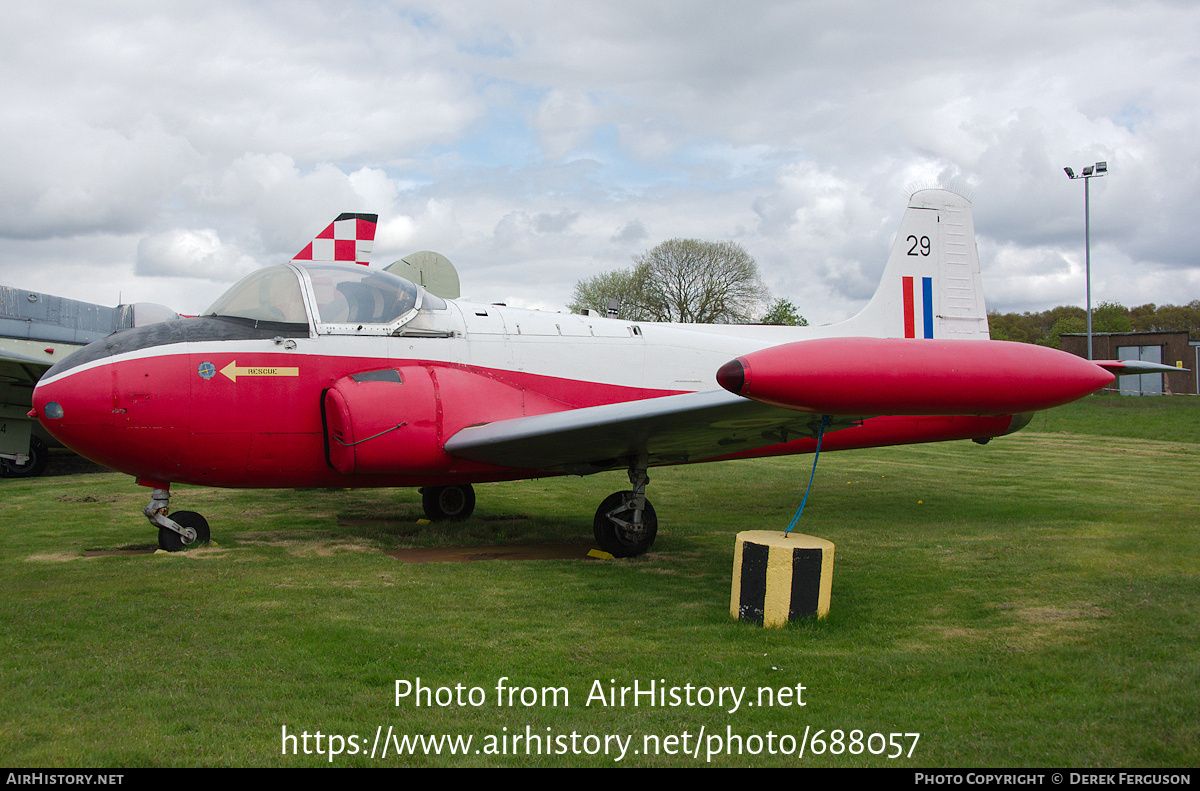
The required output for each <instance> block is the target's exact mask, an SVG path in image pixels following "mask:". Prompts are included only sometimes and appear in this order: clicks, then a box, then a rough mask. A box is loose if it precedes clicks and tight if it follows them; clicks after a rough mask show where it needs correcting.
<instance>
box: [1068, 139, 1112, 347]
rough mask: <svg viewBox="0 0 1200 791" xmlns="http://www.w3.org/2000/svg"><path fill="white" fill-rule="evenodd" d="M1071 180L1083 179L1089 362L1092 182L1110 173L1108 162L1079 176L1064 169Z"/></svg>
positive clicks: (1090, 337)
mask: <svg viewBox="0 0 1200 791" xmlns="http://www.w3.org/2000/svg"><path fill="white" fill-rule="evenodd" d="M1063 170H1065V171H1066V172H1067V178H1069V179H1083V261H1084V264H1083V266H1084V277H1085V278H1086V280H1087V339H1088V342H1087V349H1088V355H1087V358H1088V359H1089V360H1091V359H1092V198H1091V190H1090V189H1089V188H1090V187H1091V184H1090V182H1091V180H1092V179H1094V178H1099V177H1100V176H1103V175H1105V174H1106V173H1108V163H1107V162H1097V163H1096V164H1095V165H1088V166H1087V167H1085V168H1084V169H1083V173H1080V174H1079V175H1078V176H1076V175H1075V171H1073V170H1071V169H1070V168H1063Z"/></svg>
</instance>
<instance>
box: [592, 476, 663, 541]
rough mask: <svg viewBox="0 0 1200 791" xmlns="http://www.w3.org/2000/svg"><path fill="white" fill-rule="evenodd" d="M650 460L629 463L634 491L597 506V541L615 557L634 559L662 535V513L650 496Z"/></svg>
mask: <svg viewBox="0 0 1200 791" xmlns="http://www.w3.org/2000/svg"><path fill="white" fill-rule="evenodd" d="M646 467H647V463H646V459H645V458H644V457H643V458H639V459H638V460H637V461H635V462H634V463H632V464H630V465H629V482H630V483H631V484H633V489H632V490H631V491H624V492H615V493H613V494H610V495H609V496H608V497H607V498H605V500H604V502H602V503H600V507H599V508H598V509H596V518H595V519H594V520H593V521H592V530H593V532H594V533H595V535H596V543H598V544H599V545H600V548H601V549H603V550H604V551H605V552H607V553H608V554H610V555H612V556H613V557H615V558H632V557H636V556H637V555H640V554H642V553H643V552H645V551H646V550H648V549H650V547H651V545H653V544H654V537H655V536H656V535H657V534H658V515H657V514H655V513H654V506H652V505H651V504H650V501H649V500H647V499H646V484H647V483H649V482H650V478H649V476H647V475H646Z"/></svg>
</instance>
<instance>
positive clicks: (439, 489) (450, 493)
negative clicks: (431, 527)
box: [421, 483, 475, 522]
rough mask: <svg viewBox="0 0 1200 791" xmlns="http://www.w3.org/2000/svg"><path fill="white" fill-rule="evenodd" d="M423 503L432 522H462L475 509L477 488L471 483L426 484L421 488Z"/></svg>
mask: <svg viewBox="0 0 1200 791" xmlns="http://www.w3.org/2000/svg"><path fill="white" fill-rule="evenodd" d="M421 505H422V506H424V508H425V516H426V517H428V518H429V521H431V522H445V521H450V522H461V521H462V520H464V519H466V518H467V517H468V516H470V515H471V512H472V511H474V510H475V490H474V489H473V488H472V487H471V484H469V483H464V484H461V485H458V484H456V485H453V486H426V487H425V488H424V489H422V490H421Z"/></svg>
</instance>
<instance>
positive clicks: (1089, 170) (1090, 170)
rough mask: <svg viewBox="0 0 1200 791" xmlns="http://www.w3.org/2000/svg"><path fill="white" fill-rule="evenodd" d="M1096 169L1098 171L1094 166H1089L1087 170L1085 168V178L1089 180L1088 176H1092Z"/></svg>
mask: <svg viewBox="0 0 1200 791" xmlns="http://www.w3.org/2000/svg"><path fill="white" fill-rule="evenodd" d="M1095 169H1096V168H1095V167H1094V166H1092V165H1088V166H1087V167H1086V168H1084V169H1083V176H1084V178H1087V177H1088V176H1090V175H1092V171H1093V170H1095Z"/></svg>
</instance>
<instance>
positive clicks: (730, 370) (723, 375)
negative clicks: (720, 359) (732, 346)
mask: <svg viewBox="0 0 1200 791" xmlns="http://www.w3.org/2000/svg"><path fill="white" fill-rule="evenodd" d="M717 384H719V385H720V386H721V387H724V388H725V389H726V390H728V391H729V392H731V393H735V394H737V395H741V394H742V387H743V386H745V384H746V367H745V366H744V365H742V358H740V357H739V358H738V359H736V360H730V361H729V362H727V363H725V364H724V365H722V366H721V367H720V368H718V369H717Z"/></svg>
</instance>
